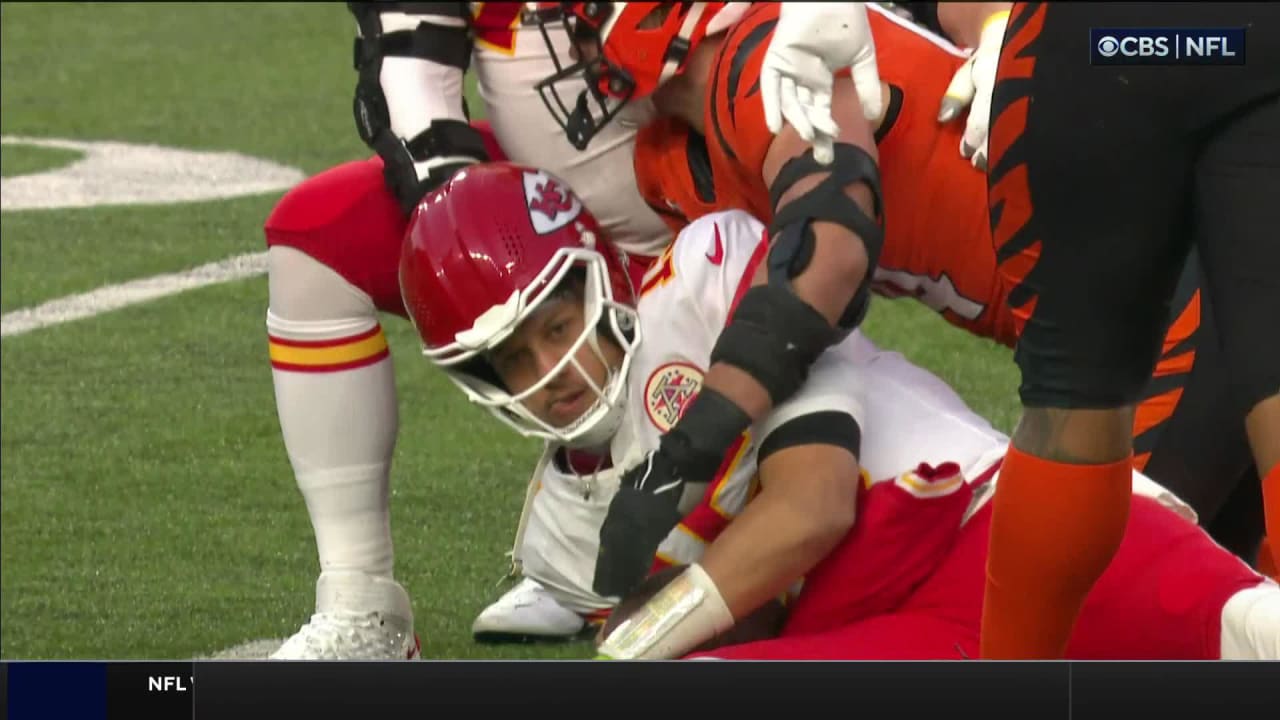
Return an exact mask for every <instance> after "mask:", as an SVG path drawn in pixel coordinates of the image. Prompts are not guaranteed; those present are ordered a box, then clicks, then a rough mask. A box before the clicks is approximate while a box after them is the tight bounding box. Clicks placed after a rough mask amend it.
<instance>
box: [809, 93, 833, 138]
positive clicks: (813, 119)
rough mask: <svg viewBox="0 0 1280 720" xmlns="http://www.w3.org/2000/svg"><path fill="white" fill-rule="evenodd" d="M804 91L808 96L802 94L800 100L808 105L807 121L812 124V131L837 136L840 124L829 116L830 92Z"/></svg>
mask: <svg viewBox="0 0 1280 720" xmlns="http://www.w3.org/2000/svg"><path fill="white" fill-rule="evenodd" d="M806 92H807V93H808V98H807V99H806V98H805V96H803V95H802V96H801V98H800V100H801V102H803V103H804V104H805V105H806V106H807V107H808V116H809V122H810V123H811V124H812V125H813V130H814V132H816V133H821V134H823V135H827V136H830V137H833V138H834V137H836V136H838V135H839V134H840V126H839V125H838V124H836V121H835V118H833V117H831V93H830V92H828V91H826V90H815V91H811V92H809V91H806Z"/></svg>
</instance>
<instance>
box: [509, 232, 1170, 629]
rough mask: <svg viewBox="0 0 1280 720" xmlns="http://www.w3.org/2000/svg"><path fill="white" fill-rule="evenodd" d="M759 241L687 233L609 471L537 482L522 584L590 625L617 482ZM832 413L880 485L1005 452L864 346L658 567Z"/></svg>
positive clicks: (816, 377) (541, 469)
mask: <svg viewBox="0 0 1280 720" xmlns="http://www.w3.org/2000/svg"><path fill="white" fill-rule="evenodd" d="M763 235H764V227H763V226H762V225H761V224H760V223H759V222H758V221H756V220H755V219H753V218H751V217H750V216H748V215H747V214H745V213H742V212H739V211H730V212H723V213H717V214H713V215H708V216H706V217H703V218H701V219H699V220H697V221H695V222H694V223H692V224H690V225H689V226H688V227H686V228H685V229H684V230H683V231H682V232H681V233H680V235H679V236H678V237H677V239H676V242H675V243H674V244H673V245H672V246H671V248H670V249H669V250H668V251H667V252H666V253H664V255H663V257H662V258H660V259H659V261H658V262H657V263H655V265H654V267H653V268H652V269H651V270H650V272H649V274H648V275H647V276H646V278H645V283H644V285H643V295H642V297H641V299H640V303H639V305H638V312H639V315H640V326H641V328H642V331H643V333H644V334H643V339H642V341H641V343H640V346H639V348H637V351H636V356H635V358H634V359H633V365H632V371H631V376H630V378H628V384H629V386H628V392H627V403H628V405H627V408H626V413H627V414H626V419H625V420H624V422H623V425H622V427H621V429H620V430H619V432H618V434H617V435H616V436H615V438H614V441H613V442H612V444H611V448H610V450H611V453H610V454H611V456H612V461H613V466H612V467H611V468H610V469H607V470H603V471H600V472H598V473H596V474H593V475H579V474H576V473H573V472H570V471H567V470H566V469H564V468H561V467H558V466H557V465H556V463H554V462H551V460H550V458H551V456H552V453H553V452H554V450H555V448H549V449H548V451H547V453H546V454H544V456H543V459H542V461H541V462H540V463H539V465H538V469H537V470H536V471H535V475H534V482H535V483H538V484H540V487H539V488H538V489H537V491H536V494H535V495H533V498H532V502H531V503H530V506H529V512H528V516H527V517H526V519H525V522H526V527H525V532H524V533H523V534H522V539H520V540H518V541H517V548H516V549H515V554H516V556H517V558H518V559H519V560H520V561H521V562H522V565H523V571H524V574H525V575H527V576H529V577H532V578H534V579H536V580H538V581H540V582H542V583H543V584H544V585H546V586H547V588H548V589H549V590H550V591H551V592H552V593H553V594H554V595H555V596H556V598H557V600H559V601H560V602H561V603H562V604H563V605H565V606H566V607H568V608H570V609H572V610H575V611H577V612H580V613H582V614H584V615H585V614H590V613H591V612H593V611H595V610H600V609H603V608H608V607H611V606H612V604H613V599H609V598H603V597H600V596H598V595H596V594H595V593H594V592H593V591H592V590H591V584H592V578H593V575H594V572H595V559H596V549H597V546H598V543H599V531H600V525H601V523H602V522H603V521H604V516H605V514H606V512H607V511H608V507H609V500H610V498H611V497H612V496H613V493H614V492H616V490H617V488H618V481H619V479H620V476H621V474H622V468H626V467H629V466H631V465H634V464H635V463H637V462H638V461H639V460H640V459H641V458H642V457H643V456H644V454H645V453H647V452H648V451H649V450H652V449H655V448H656V447H657V446H658V439H659V437H660V436H661V434H662V433H664V432H666V430H668V429H669V428H670V427H671V425H672V424H673V423H674V422H675V420H676V419H677V418H678V417H679V416H680V413H681V411H682V410H683V408H684V407H685V406H686V405H687V404H688V403H689V401H690V400H691V399H692V398H693V396H694V395H695V394H696V393H697V392H698V390H699V389H700V388H701V385H702V378H703V373H704V372H705V369H706V367H707V365H708V360H709V357H710V353H711V348H712V345H713V344H714V342H715V340H716V337H717V336H718V334H719V331H720V329H721V328H722V327H723V326H724V324H725V321H726V319H727V317H728V313H729V309H730V308H731V307H732V305H733V303H734V299H735V298H736V297H737V296H738V294H739V291H740V289H741V288H742V285H743V276H744V273H745V272H746V271H747V270H748V269H749V268H750V267H751V266H752V260H751V258H752V255H753V253H755V252H756V250H757V249H758V248H759V247H760V243H761V242H763ZM747 282H748V283H749V280H748V281H747ZM831 409H835V410H844V411H846V412H849V413H850V414H852V415H853V416H854V417H856V418H857V419H858V420H859V425H860V426H861V428H862V444H861V454H860V457H859V461H860V464H861V465H862V468H863V469H864V471H865V472H866V477H867V479H868V480H869V481H871V482H883V481H893V480H894V479H895V478H897V477H899V476H901V475H904V474H908V473H910V472H912V471H913V470H915V469H916V468H917V466H919V465H920V464H921V463H928V464H930V465H932V466H934V467H937V466H939V465H942V464H943V463H947V462H953V463H956V464H957V465H959V466H960V468H961V472H962V475H963V477H965V478H967V479H969V480H974V479H976V478H978V477H980V476H981V475H982V474H984V473H985V472H987V471H989V470H990V469H991V468H992V467H993V466H994V465H995V464H996V463H997V462H999V461H1000V460H1001V459H1002V458H1003V457H1004V454H1005V451H1006V449H1007V448H1008V445H1009V438H1008V436H1006V435H1005V434H1003V433H1002V432H1000V431H999V430H997V429H996V428H994V427H993V426H992V425H991V423H990V422H988V421H987V420H986V419H984V418H983V417H981V416H980V415H978V414H977V413H975V412H974V411H973V410H971V409H970V408H969V407H968V406H967V405H965V403H964V400H963V399H962V398H961V397H960V396H959V395H958V394H957V393H956V392H955V390H953V389H952V388H951V387H950V386H949V385H947V384H946V383H945V382H944V381H943V380H941V379H940V378H938V377H937V376H935V375H933V374H932V373H930V372H929V371H928V370H925V369H923V368H920V367H918V366H916V365H913V364H912V363H911V362H909V361H908V360H907V359H906V358H905V357H903V356H902V355H901V354H899V353H897V352H892V351H886V350H881V349H880V348H878V347H876V346H875V344H874V343H872V342H871V341H870V340H868V339H867V338H866V337H864V336H863V335H862V334H861V333H859V332H855V333H853V334H851V335H850V337H849V338H848V339H847V340H845V342H844V343H842V344H841V345H840V346H838V347H837V348H836V349H835V351H834V352H829V353H827V354H825V355H824V356H823V357H822V359H820V360H819V362H818V363H817V364H815V367H814V369H813V372H812V374H811V375H810V378H809V381H808V382H807V383H806V384H805V386H804V387H803V388H802V389H801V390H800V391H799V392H798V393H797V394H796V396H795V397H793V398H792V399H791V400H790V401H788V402H787V403H785V404H783V405H782V406H780V407H778V408H777V409H775V411H774V413H773V414H772V415H770V416H769V417H768V418H766V419H765V420H764V421H762V422H760V423H758V424H757V425H756V426H755V427H753V428H751V430H749V431H748V432H747V433H745V434H744V438H743V439H742V441H741V442H740V444H739V445H738V446H737V448H736V452H735V453H734V454H733V456H732V459H731V461H730V464H729V465H728V467H727V472H726V473H725V474H724V476H723V477H721V478H719V479H718V480H717V482H716V483H715V484H713V488H715V490H714V491H713V492H714V495H713V502H712V503H710V507H711V508H712V509H713V510H714V512H715V517H711V518H708V517H705V516H704V517H686V519H685V522H684V523H682V524H681V525H680V526H679V527H677V529H676V530H674V531H673V532H672V533H671V535H669V536H668V537H667V539H666V540H665V541H664V542H663V543H662V545H661V547H660V549H659V556H660V557H661V558H663V559H665V560H667V561H668V562H672V563H690V562H696V561H697V560H698V559H699V558H700V557H701V555H702V552H703V550H704V548H705V547H706V544H707V541H708V540H710V539H712V538H711V537H702V536H700V535H699V532H698V530H703V531H704V534H706V535H711V534H712V533H711V532H706V531H707V528H705V527H702V528H700V527H698V521H707V520H710V521H711V523H712V525H720V526H723V525H724V524H727V523H728V521H729V520H731V519H732V518H733V517H734V516H736V515H737V514H738V513H740V512H741V511H742V509H743V507H744V505H745V504H746V502H747V501H748V500H749V499H750V497H751V495H752V493H753V492H754V490H755V480H756V450H757V449H758V448H759V444H760V442H759V441H760V440H761V439H763V438H764V437H766V436H767V434H768V433H769V432H770V431H771V430H772V429H773V428H776V427H777V426H778V425H779V424H781V423H782V422H785V421H786V420H788V419H790V418H793V417H796V416H797V415H800V414H805V413H810V412H816V411H822V410H831ZM998 479H999V473H998V472H996V473H995V476H994V478H993V479H992V480H991V481H989V482H987V483H986V484H985V485H984V486H983V488H981V489H980V491H979V492H978V494H976V495H975V498H974V501H973V503H972V504H971V507H970V509H969V511H968V513H967V515H966V517H968V516H971V515H972V514H973V513H974V512H975V511H976V510H977V509H978V508H980V507H981V506H982V505H983V504H985V503H986V502H987V501H989V499H990V496H991V490H992V489H994V487H995V485H996V483H997V482H998ZM1133 485H1134V492H1135V493H1136V494H1140V495H1146V496H1148V497H1153V498H1155V499H1157V500H1159V501H1161V502H1162V503H1164V504H1165V505H1166V506H1167V507H1169V508H1171V509H1173V510H1174V511H1175V512H1178V513H1180V514H1182V515H1183V516H1184V517H1187V518H1188V519H1189V520H1191V521H1192V522H1194V521H1195V514H1194V512H1193V511H1192V510H1191V508H1190V507H1189V506H1188V505H1186V503H1184V502H1183V501H1181V500H1180V499H1178V498H1177V497H1175V496H1174V495H1173V494H1172V493H1170V492H1169V491H1168V490H1166V489H1165V488H1163V487H1161V486H1160V485H1158V484H1156V483H1155V482H1154V481H1152V480H1151V479H1149V478H1147V477H1146V476H1144V475H1142V474H1141V473H1138V472H1136V471H1135V472H1134V480H1133ZM699 499H700V498H699V497H698V496H694V495H689V496H686V497H685V498H684V499H683V502H682V509H683V510H685V511H688V510H689V509H690V508H691V507H692V506H693V505H696V504H697V503H698V500H699ZM699 509H700V510H701V509H703V508H699ZM714 529H715V528H714V527H713V528H711V530H714Z"/></svg>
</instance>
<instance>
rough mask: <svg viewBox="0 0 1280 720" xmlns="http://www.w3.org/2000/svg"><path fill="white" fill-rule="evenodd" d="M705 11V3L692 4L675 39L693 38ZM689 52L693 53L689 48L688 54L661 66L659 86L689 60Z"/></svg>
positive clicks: (686, 39) (685, 39) (686, 40)
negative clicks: (694, 30)
mask: <svg viewBox="0 0 1280 720" xmlns="http://www.w3.org/2000/svg"><path fill="white" fill-rule="evenodd" d="M706 9H707V5H706V3H694V4H693V7H692V8H690V10H689V14H688V15H686V16H685V18H684V22H683V23H682V24H681V25H680V32H679V34H677V35H676V37H677V38H679V39H680V40H683V41H685V42H688V41H689V38H690V37H692V36H693V29H694V28H695V27H697V26H698V21H699V20H701V19H702V13H703V12H705V11H706ZM691 52H693V50H692V48H690V50H689V52H688V53H685V54H684V57H681V58H671V59H669V60H667V62H666V63H665V64H663V66H662V73H661V74H660V75H658V85H659V86H661V85H662V84H663V83H665V82H666V81H668V80H670V79H671V78H672V77H674V76H675V74H676V71H677V70H679V69H680V66H681V65H682V64H684V63H685V61H687V60H688V59H689V53H691Z"/></svg>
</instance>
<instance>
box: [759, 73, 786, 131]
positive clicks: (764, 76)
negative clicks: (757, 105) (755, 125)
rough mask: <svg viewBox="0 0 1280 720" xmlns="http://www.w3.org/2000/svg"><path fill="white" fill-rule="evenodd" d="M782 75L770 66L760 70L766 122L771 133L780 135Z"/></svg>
mask: <svg viewBox="0 0 1280 720" xmlns="http://www.w3.org/2000/svg"><path fill="white" fill-rule="evenodd" d="M781 84H782V73H780V72H778V70H777V68H774V67H772V66H769V65H765V67H763V68H761V70H760V102H762V103H764V122H765V124H766V125H768V126H769V132H771V133H773V134H775V135H776V134H778V132H779V131H780V130H782V98H781Z"/></svg>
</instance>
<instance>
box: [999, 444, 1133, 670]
mask: <svg viewBox="0 0 1280 720" xmlns="http://www.w3.org/2000/svg"><path fill="white" fill-rule="evenodd" d="M1132 461H1133V459H1132V458H1131V457H1129V458H1125V459H1124V460H1122V461H1120V462H1115V463H1108V464H1106V465H1068V464H1065V463H1058V462H1052V461H1049V460H1043V459H1040V458H1037V457H1034V456H1032V455H1028V454H1026V453H1023V452H1021V451H1019V450H1017V449H1015V448H1013V447H1010V448H1009V452H1008V454H1007V455H1006V456H1005V460H1004V464H1003V465H1002V466H1001V468H1000V477H999V480H998V481H997V484H996V493H995V497H994V499H993V500H992V512H993V515H992V518H991V546H990V550H989V552H988V555H987V584H986V596H985V598H984V602H983V606H982V629H981V636H980V643H979V655H980V657H982V658H984V659H996V660H1022V659H1060V658H1062V656H1063V654H1064V653H1065V652H1066V648H1067V641H1068V640H1069V639H1070V638H1071V631H1072V629H1073V628H1074V626H1075V621H1076V617H1077V616H1078V615H1079V614H1080V608H1081V607H1082V606H1083V605H1084V599H1085V597H1086V596H1087V595H1088V594H1089V590H1090V589H1092V588H1093V585H1094V583H1095V582H1097V580H1098V578H1099V577H1100V576H1101V575H1102V572H1103V571H1104V570H1106V568H1107V565H1108V564H1110V562H1111V559H1112V558H1113V557H1114V556H1115V553H1116V550H1118V549H1119V547H1120V541H1121V539H1122V538H1123V537H1124V529H1125V525H1126V524H1127V523H1128V519H1129V502H1130V498H1131V495H1132V487H1133V476H1132V472H1133V466H1132Z"/></svg>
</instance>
